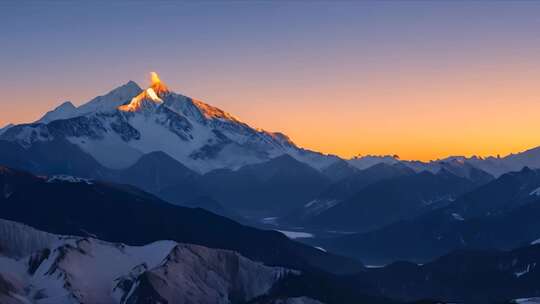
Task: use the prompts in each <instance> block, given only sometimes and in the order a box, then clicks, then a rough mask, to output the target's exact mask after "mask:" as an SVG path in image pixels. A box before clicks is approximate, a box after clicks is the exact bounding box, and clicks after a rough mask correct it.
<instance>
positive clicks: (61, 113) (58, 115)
mask: <svg viewBox="0 0 540 304" xmlns="http://www.w3.org/2000/svg"><path fill="white" fill-rule="evenodd" d="M76 112H77V108H76V107H75V106H74V105H73V104H72V103H71V101H65V102H64V103H62V104H61V105H59V106H58V107H56V108H55V109H54V110H52V111H49V112H47V113H45V115H43V117H42V118H41V119H39V120H38V121H37V122H39V123H49V122H51V121H53V120H57V119H65V118H69V117H72V116H73V115H75V114H76Z"/></svg>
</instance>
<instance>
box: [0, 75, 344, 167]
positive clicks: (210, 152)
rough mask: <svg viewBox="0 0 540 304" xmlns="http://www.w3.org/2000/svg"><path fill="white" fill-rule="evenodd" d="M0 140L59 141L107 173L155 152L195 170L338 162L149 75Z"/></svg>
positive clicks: (28, 143) (28, 144)
mask: <svg viewBox="0 0 540 304" xmlns="http://www.w3.org/2000/svg"><path fill="white" fill-rule="evenodd" d="M0 138H1V139H3V140H8V141H15V142H18V143H19V144H20V145H22V146H23V147H24V148H30V147H31V146H32V145H33V144H34V143H35V142H44V141H51V140H54V139H56V138H63V139H65V140H67V141H69V142H71V143H72V144H75V145H76V146H78V147H79V148H80V149H81V150H83V152H86V153H87V154H89V155H91V156H92V157H93V158H94V159H95V160H97V161H98V162H99V163H101V164H102V165H103V166H105V167H108V168H112V169H122V168H126V167H129V166H131V165H133V164H134V163H135V162H137V160H138V159H139V158H140V157H141V156H142V155H144V154H147V153H151V152H156V151H161V152H164V153H166V154H168V155H169V156H171V157H172V158H174V159H176V160H177V161H179V162H181V163H182V164H184V165H185V166H187V167H189V168H190V169H192V170H195V171H198V172H200V173H204V172H207V171H210V170H213V169H218V168H230V169H237V168H240V167H242V166H245V165H248V164H253V163H260V162H265V161H268V160H270V159H272V158H275V157H278V156H281V155H284V154H288V155H290V156H292V157H294V158H296V159H297V160H299V161H302V162H305V163H307V164H309V165H311V166H312V167H314V168H316V169H318V170H322V169H323V168H325V167H327V166H329V165H330V164H332V163H333V162H335V161H336V160H337V159H338V158H337V157H336V156H332V155H324V154H321V153H317V152H313V151H309V150H305V149H302V148H299V147H297V146H296V145H295V144H294V143H293V142H292V141H291V140H290V139H289V138H288V137H287V136H285V135H283V134H281V133H273V132H268V131H264V130H262V129H256V128H253V127H251V126H250V125H248V124H246V123H244V122H242V121H240V120H239V119H238V118H236V117H235V116H233V115H231V114H229V113H227V112H225V111H223V110H221V109H219V108H218V107H215V106H212V105H210V104H207V103H205V102H202V101H200V100H196V99H193V98H190V97H187V96H184V95H181V94H177V93H174V92H173V91H172V90H170V89H169V88H168V87H167V85H165V83H164V82H163V81H162V80H161V79H160V77H159V75H158V74H157V73H155V72H153V73H151V74H150V85H149V87H148V88H146V89H144V90H142V89H141V88H140V87H139V86H138V85H137V84H136V83H134V82H132V81H130V82H128V83H127V84H125V85H123V86H121V87H119V88H117V89H114V90H112V91H111V92H109V93H108V94H106V95H103V96H99V97H96V98H94V99H93V100H91V101H90V102H88V103H86V104H84V105H81V106H80V107H78V108H75V107H71V111H69V113H65V114H63V115H57V116H56V117H55V119H54V120H53V119H47V120H46V121H42V122H40V123H37V124H23V125H17V126H15V127H13V128H11V129H10V130H9V132H6V133H4V134H2V135H0Z"/></svg>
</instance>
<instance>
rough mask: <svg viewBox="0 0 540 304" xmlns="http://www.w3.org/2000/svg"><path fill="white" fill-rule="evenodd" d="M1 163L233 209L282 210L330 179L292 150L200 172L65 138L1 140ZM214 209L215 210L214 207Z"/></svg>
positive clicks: (161, 158)
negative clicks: (111, 161)
mask: <svg viewBox="0 0 540 304" xmlns="http://www.w3.org/2000/svg"><path fill="white" fill-rule="evenodd" d="M0 147H1V148H2V149H1V151H0V163H2V164H5V165H7V166H11V167H13V168H18V169H21V170H27V171H30V172H33V173H36V174H41V175H54V174H64V175H73V176H80V177H84V178H93V179H99V180H106V181H112V182H116V183H122V184H130V185H134V186H137V187H139V188H141V189H143V190H145V191H148V192H151V193H153V194H155V195H157V196H159V197H160V198H162V199H165V200H167V201H169V202H171V203H174V204H177V205H184V204H186V203H188V202H191V203H190V206H193V207H203V206H194V205H193V202H195V201H196V199H197V198H199V197H203V196H206V197H210V198H212V199H214V200H216V201H217V202H219V203H220V204H221V205H222V206H223V207H224V208H225V209H230V210H231V211H234V212H235V213H242V212H245V213H248V214H249V213H252V212H254V211H259V212H258V213H260V214H262V215H267V216H270V215H275V214H276V213H278V214H284V213H286V212H288V211H289V210H291V209H293V208H295V207H297V206H298V205H299V204H301V203H302V202H305V201H307V200H310V199H312V198H313V197H314V196H315V195H316V194H317V192H319V191H320V189H322V188H324V187H326V186H327V185H329V184H330V180H329V179H328V178H327V177H326V176H324V175H323V174H322V173H321V172H319V171H317V170H315V169H313V168H311V167H310V166H308V165H306V164H304V163H302V162H299V161H298V160H296V159H294V158H292V157H290V156H288V155H284V156H280V157H277V158H275V159H272V160H269V161H267V162H263V163H260V164H254V165H249V166H245V167H242V168H241V169H239V170H228V169H220V170H215V171H211V172H209V173H207V174H205V175H200V174H198V173H196V172H194V171H193V170H191V169H189V168H187V167H186V166H184V165H183V164H181V163H180V162H178V161H177V160H175V159H174V158H172V157H170V156H169V155H167V154H166V153H164V152H159V151H158V152H151V153H149V154H145V155H143V156H142V157H141V158H140V159H139V160H137V161H136V162H135V164H133V165H131V166H129V167H127V168H125V169H109V168H106V167H104V166H102V165H101V164H99V163H98V162H97V161H95V160H94V159H93V158H92V157H91V156H90V155H88V154H87V153H85V152H84V151H82V150H81V149H80V148H79V147H78V146H76V145H74V144H72V143H70V142H68V141H66V140H62V139H55V140H52V141H46V142H38V143H35V144H34V145H32V146H31V147H28V148H23V147H22V146H20V145H19V144H17V143H14V142H9V141H2V140H0ZM214 211H215V210H214Z"/></svg>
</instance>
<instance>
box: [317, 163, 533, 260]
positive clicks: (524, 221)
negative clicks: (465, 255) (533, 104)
mask: <svg viewBox="0 0 540 304" xmlns="http://www.w3.org/2000/svg"><path fill="white" fill-rule="evenodd" d="M539 189H540V170H531V169H528V168H525V169H523V170H521V171H519V172H512V173H507V174H504V175H502V176H501V177H499V178H498V179H496V180H493V181H491V182H489V183H487V184H485V185H483V186H479V187H478V188H475V189H474V190H471V191H470V192H468V193H465V194H464V195H461V196H460V197H459V198H458V199H457V200H455V201H454V202H452V203H451V204H448V205H447V206H444V207H442V208H439V209H436V210H433V211H429V212H426V213H425V214H423V215H421V216H419V217H416V218H414V219H409V220H402V221H399V222H396V223H393V224H391V225H388V226H384V227H382V228H380V229H377V230H373V231H369V232H366V233H361V234H352V235H347V236H342V237H337V238H333V239H325V240H318V242H317V246H323V247H324V248H328V249H330V250H332V251H335V252H340V253H342V254H347V255H351V256H355V257H358V258H360V259H361V260H362V261H365V262H367V263H375V264H380V263H383V264H385V263H388V262H391V261H396V260H408V261H416V262H422V263H423V262H426V261H429V260H431V259H433V258H435V257H437V256H440V255H444V254H446V253H448V252H451V251H453V250H455V249H493V248H495V249H501V250H510V249H513V248H517V247H519V246H524V245H527V244H530V243H531V242H533V241H535V240H537V239H540V222H539V221H538V218H539V217H540V195H539V194H540V190H539Z"/></svg>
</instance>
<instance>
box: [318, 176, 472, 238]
mask: <svg viewBox="0 0 540 304" xmlns="http://www.w3.org/2000/svg"><path fill="white" fill-rule="evenodd" d="M477 186H478V184H477V183H475V182H474V181H472V180H470V179H467V178H462V177H458V176H456V175H454V174H453V173H450V172H448V171H446V170H442V171H440V172H438V173H436V174H433V173H430V172H426V171H424V172H421V173H418V174H405V175H403V176H399V177H396V178H391V179H386V180H382V181H379V182H376V183H373V184H370V185H367V186H366V187H365V188H363V189H362V190H360V191H359V192H357V193H355V194H353V195H352V196H350V197H348V198H346V199H345V200H343V201H341V202H339V203H337V204H336V205H335V206H333V207H331V208H329V209H327V210H325V211H323V212H321V213H320V214H318V215H316V216H314V217H312V218H311V219H310V220H308V221H307V225H310V226H315V227H324V228H326V229H336V230H346V231H358V232H363V231H369V230H373V229H377V228H380V227H383V226H385V225H388V224H391V223H393V222H396V221H400V220H406V219H412V218H414V217H417V216H419V215H421V214H423V213H425V212H428V211H431V210H434V209H437V208H441V207H443V206H446V205H447V204H450V203H452V202H453V201H455V200H456V199H457V198H458V197H459V196H460V195H461V194H463V193H466V192H467V191H470V190H472V189H474V188H475V187H477Z"/></svg>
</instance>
